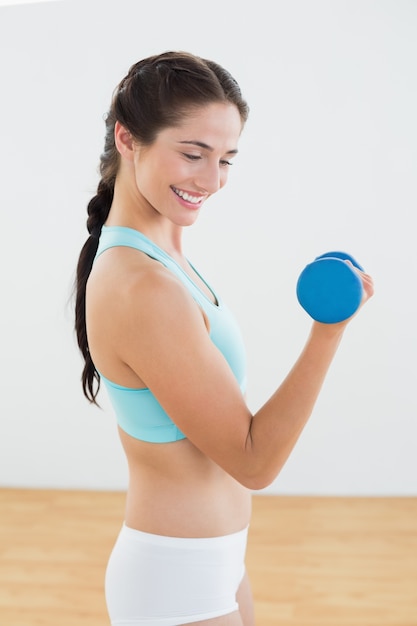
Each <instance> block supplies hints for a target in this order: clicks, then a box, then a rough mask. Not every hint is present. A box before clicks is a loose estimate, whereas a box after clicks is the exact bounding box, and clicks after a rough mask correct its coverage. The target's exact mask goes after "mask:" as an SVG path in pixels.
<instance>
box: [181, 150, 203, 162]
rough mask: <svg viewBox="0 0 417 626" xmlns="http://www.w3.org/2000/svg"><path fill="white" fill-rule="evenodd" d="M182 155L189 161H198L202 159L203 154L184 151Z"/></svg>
mask: <svg viewBox="0 0 417 626" xmlns="http://www.w3.org/2000/svg"><path fill="white" fill-rule="evenodd" d="M182 156H185V158H186V159H188V160H189V161H198V160H199V159H201V156H200V155H199V154H187V153H186V152H183V153H182Z"/></svg>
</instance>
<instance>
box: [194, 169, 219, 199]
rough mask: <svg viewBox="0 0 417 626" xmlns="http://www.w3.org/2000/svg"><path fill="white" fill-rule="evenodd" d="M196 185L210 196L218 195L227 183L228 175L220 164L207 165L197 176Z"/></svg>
mask: <svg viewBox="0 0 417 626" xmlns="http://www.w3.org/2000/svg"><path fill="white" fill-rule="evenodd" d="M195 182H196V184H197V185H198V186H199V188H200V189H203V190H204V191H205V192H207V193H209V194H213V193H216V191H219V189H221V188H222V187H223V185H224V184H225V182H226V173H225V172H224V171H222V169H221V166H220V165H219V163H210V164H209V163H205V164H204V167H202V168H201V170H200V172H199V173H198V175H197V176H196V181H195Z"/></svg>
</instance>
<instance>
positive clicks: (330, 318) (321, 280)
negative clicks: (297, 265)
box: [297, 251, 364, 324]
mask: <svg viewBox="0 0 417 626" xmlns="http://www.w3.org/2000/svg"><path fill="white" fill-rule="evenodd" d="M345 261H350V262H351V263H352V265H354V266H355V267H357V268H358V269H359V270H361V271H362V272H363V271H364V269H363V267H361V266H360V265H359V263H358V262H357V261H356V260H355V259H354V258H353V257H352V256H350V255H349V254H347V253H346V252H336V251H334V252H326V254H322V255H321V256H318V257H317V258H316V259H314V261H313V262H312V263H310V264H309V265H307V266H306V267H305V268H304V270H303V271H302V272H301V274H300V277H299V279H298V281H297V298H298V301H299V303H300V304H301V306H302V307H303V309H304V310H305V311H307V313H308V314H309V315H310V316H311V317H312V318H313V319H314V320H316V321H317V322H322V323H324V324H335V323H337V322H342V321H343V320H346V319H347V318H348V317H351V315H353V314H354V313H355V311H356V310H357V309H358V307H359V305H360V303H361V301H362V295H363V287H362V281H361V279H360V277H359V276H358V274H357V273H356V272H355V271H354V270H353V269H352V268H351V267H350V266H349V265H348V264H347V263H345Z"/></svg>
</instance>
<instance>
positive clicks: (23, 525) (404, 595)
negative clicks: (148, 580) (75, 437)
mask: <svg viewBox="0 0 417 626" xmlns="http://www.w3.org/2000/svg"><path fill="white" fill-rule="evenodd" d="M123 501H124V496H123V494H121V493H107V492H104V493H101V492H99V493H97V492H94V493H91V492H71V491H27V490H8V489H3V490H1V489H0V626H108V624H109V622H108V619H107V615H106V609H105V604H104V596H103V574H104V570H105V566H106V561H107V558H108V554H109V552H110V550H111V547H112V545H113V542H114V540H115V536H116V534H117V532H118V530H119V528H120V524H121V520H122V518H123ZM247 567H248V570H249V574H250V577H251V580H252V587H253V592H254V597H255V606H256V615H257V626H417V498H392V499H389V498H374V499H365V498H364V499H361V498H308V497H306V498H301V497H275V496H274V497H272V496H260V495H258V496H256V497H255V498H254V512H253V520H252V524H251V529H250V534H249V546H248V557H247Z"/></svg>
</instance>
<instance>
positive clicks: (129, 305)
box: [89, 248, 205, 334]
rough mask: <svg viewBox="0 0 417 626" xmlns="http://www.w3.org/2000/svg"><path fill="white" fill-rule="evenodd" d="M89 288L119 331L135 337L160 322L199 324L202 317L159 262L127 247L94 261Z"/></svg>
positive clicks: (186, 294)
mask: <svg viewBox="0 0 417 626" xmlns="http://www.w3.org/2000/svg"><path fill="white" fill-rule="evenodd" d="M90 278H91V280H90V281H89V282H91V285H89V289H90V293H91V297H92V298H94V299H97V300H98V301H100V307H101V308H102V313H103V314H104V315H111V317H112V318H113V320H117V321H118V323H119V324H121V325H122V327H123V330H124V331H126V332H128V330H129V327H130V326H131V331H132V332H135V333H136V334H137V333H138V332H139V331H143V329H144V328H146V329H147V331H148V332H149V330H150V328H152V327H154V326H155V325H158V324H159V325H160V324H162V323H163V322H164V321H165V322H171V323H173V322H174V320H176V323H177V324H181V323H182V321H184V320H185V319H187V318H188V321H189V316H191V317H195V319H197V320H198V321H199V322H200V323H201V321H202V320H203V319H205V317H204V314H203V312H202V310H201V309H200V307H199V306H198V305H197V303H196V302H195V300H194V299H193V298H192V296H191V294H190V292H189V291H188V289H187V288H186V287H185V286H184V284H183V283H182V282H181V281H180V279H179V278H177V276H175V275H174V274H173V273H172V272H171V271H170V270H169V269H167V268H166V267H165V266H164V265H163V264H162V263H160V262H159V261H157V260H155V259H152V258H150V257H148V256H147V255H146V254H138V253H137V251H136V250H131V249H129V248H115V249H113V250H109V251H107V252H106V255H103V257H100V258H99V259H98V261H97V262H96V265H95V267H94V268H93V272H92V275H91V277H90Z"/></svg>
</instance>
